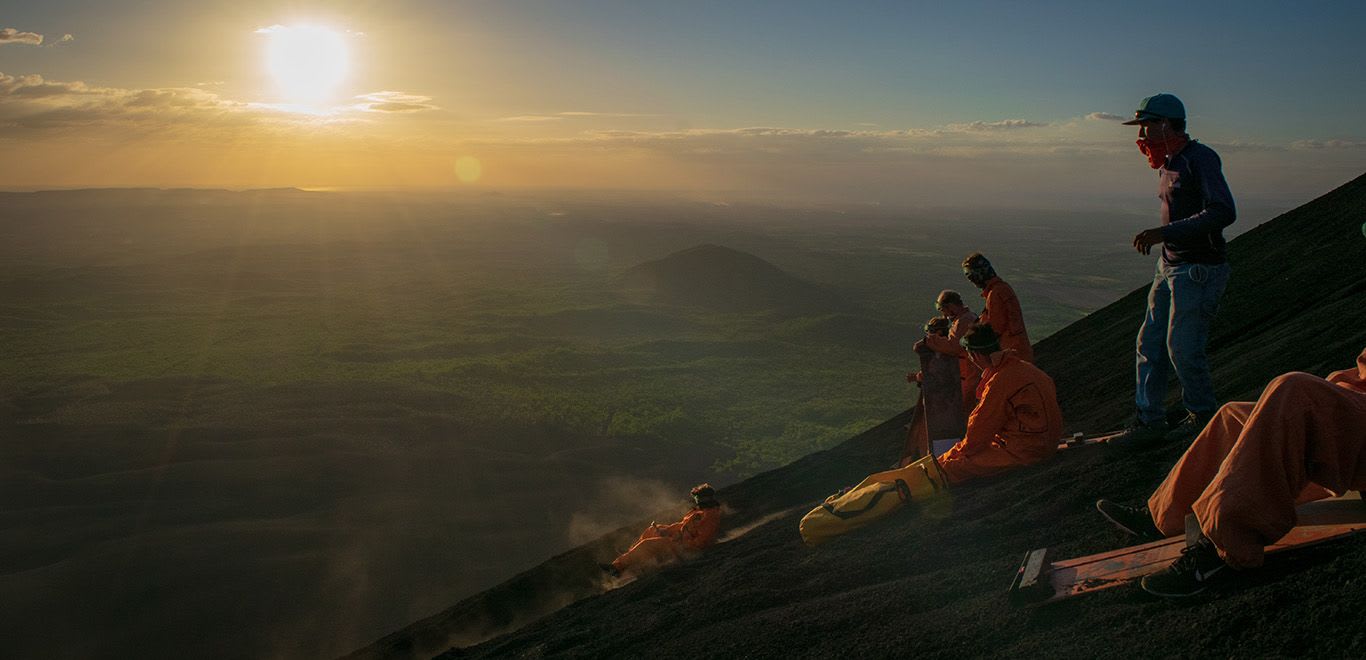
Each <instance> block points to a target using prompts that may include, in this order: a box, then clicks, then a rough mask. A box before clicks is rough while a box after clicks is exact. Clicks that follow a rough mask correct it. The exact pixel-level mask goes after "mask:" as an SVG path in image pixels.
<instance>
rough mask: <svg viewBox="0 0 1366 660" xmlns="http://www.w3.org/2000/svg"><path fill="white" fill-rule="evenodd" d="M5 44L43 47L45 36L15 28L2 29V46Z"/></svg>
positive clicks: (0, 38) (0, 34)
mask: <svg viewBox="0 0 1366 660" xmlns="http://www.w3.org/2000/svg"><path fill="white" fill-rule="evenodd" d="M67 36H70V35H67ZM5 44H25V45H29V46H41V45H42V44H43V35H41V34H38V33H37V32H20V31H18V30H16V29H14V28H0V46H3V45H5Z"/></svg>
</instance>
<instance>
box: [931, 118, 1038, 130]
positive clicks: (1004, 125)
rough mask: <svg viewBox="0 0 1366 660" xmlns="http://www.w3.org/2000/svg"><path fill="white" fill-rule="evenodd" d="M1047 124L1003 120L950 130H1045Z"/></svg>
mask: <svg viewBox="0 0 1366 660" xmlns="http://www.w3.org/2000/svg"><path fill="white" fill-rule="evenodd" d="M1044 126H1048V124H1047V123H1044V122H1037V121H1028V120H1025V119H1002V120H1000V121H974V122H968V123H966V124H950V125H949V129H950V130H959V131H1013V130H1017V129H1021V128H1043V127H1044Z"/></svg>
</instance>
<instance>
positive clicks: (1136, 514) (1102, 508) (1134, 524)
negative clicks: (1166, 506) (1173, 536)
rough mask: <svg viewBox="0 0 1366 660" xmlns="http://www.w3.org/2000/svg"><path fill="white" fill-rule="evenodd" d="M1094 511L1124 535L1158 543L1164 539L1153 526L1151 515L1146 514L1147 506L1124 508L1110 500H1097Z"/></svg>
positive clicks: (1160, 532)
mask: <svg viewBox="0 0 1366 660" xmlns="http://www.w3.org/2000/svg"><path fill="white" fill-rule="evenodd" d="M1096 510H1097V511H1099V512H1100V515H1102V516H1105V519H1106V520H1109V521H1110V522H1112V523H1114V525H1115V527H1118V528H1119V529H1120V530H1121V531H1123V532H1125V533H1126V534H1129V535H1131V536H1137V537H1138V538H1139V540H1141V541H1144V542H1148V541H1159V540H1161V539H1164V538H1166V537H1165V536H1163V535H1162V531H1161V530H1159V529H1158V528H1157V525H1155V524H1153V514H1151V513H1149V512H1148V507H1147V506H1125V505H1123V504H1119V503H1117V502H1111V501H1110V500H1098V501H1097V502H1096Z"/></svg>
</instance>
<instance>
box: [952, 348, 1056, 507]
mask: <svg viewBox="0 0 1366 660" xmlns="http://www.w3.org/2000/svg"><path fill="white" fill-rule="evenodd" d="M962 346H963V348H964V349H966V350H967V353H968V358H969V359H970V360H972V363H973V364H975V365H977V368H979V369H981V370H982V385H981V387H980V388H979V389H980V392H981V394H980V396H979V397H978V401H977V406H976V407H974V408H973V409H972V414H971V415H969V416H968V429H967V433H966V434H964V436H963V439H962V440H960V441H958V444H955V445H954V446H953V447H952V448H950V449H949V450H948V451H946V452H944V454H943V455H941V456H940V457H939V466H940V468H942V469H943V471H944V475H945V476H946V477H947V478H948V480H949V483H950V484H959V483H962V482H964V481H967V480H969V479H975V478H979V477H988V476H992V475H996V474H1000V473H1002V472H1006V471H1008V470H1011V469H1014V468H1016V467H1019V466H1021V465H1029V464H1031V463H1038V462H1039V461H1042V460H1044V459H1046V458H1048V457H1050V456H1052V455H1053V453H1054V452H1056V451H1057V450H1058V438H1060V437H1062V411H1061V410H1060V409H1059V408H1058V396H1057V393H1056V391H1055V389H1054V387H1053V379H1051V378H1049V377H1048V374H1045V373H1044V372H1043V371H1040V370H1039V368H1038V367H1036V366H1034V365H1033V364H1030V363H1028V362H1025V361H1024V360H1021V359H1020V358H1019V357H1018V356H1017V355H1016V354H1015V351H1013V350H1011V349H1002V348H1001V340H1000V337H998V336H997V334H996V331H995V330H993V329H992V327H991V326H990V325H986V324H977V325H974V326H972V328H971V329H970V330H968V333H967V336H965V337H964V338H963V341H962Z"/></svg>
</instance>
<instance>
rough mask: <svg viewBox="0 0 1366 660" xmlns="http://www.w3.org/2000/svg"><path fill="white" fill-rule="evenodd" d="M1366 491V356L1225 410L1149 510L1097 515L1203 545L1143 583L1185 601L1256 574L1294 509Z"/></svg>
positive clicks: (1109, 510)
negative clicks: (1244, 572) (1196, 531)
mask: <svg viewBox="0 0 1366 660" xmlns="http://www.w3.org/2000/svg"><path fill="white" fill-rule="evenodd" d="M1363 487H1366V350H1363V351H1362V352H1361V355H1359V356H1357V365H1356V369H1346V370H1343V371H1338V372H1335V373H1333V374H1331V375H1329V376H1328V378H1327V379H1324V378H1319V377H1317V376H1312V375H1310V374H1306V373H1299V372H1292V373H1288V374H1284V375H1281V376H1279V377H1277V378H1276V379H1275V380H1273V381H1271V384H1269V385H1267V387H1266V390H1264V391H1263V392H1262V396H1261V397H1260V398H1258V399H1257V402H1256V403H1252V402H1247V401H1240V402H1233V403H1228V404H1225V405H1224V407H1222V408H1220V409H1219V412H1218V413H1216V414H1215V416H1214V418H1213V419H1211V420H1210V422H1209V424H1207V425H1206V426H1205V428H1204V430H1203V431H1201V432H1200V435H1198V436H1196V438H1195V441H1194V442H1193V443H1191V446H1190V448H1189V449H1187V450H1186V453H1185V455H1184V456H1182V457H1181V460H1180V461H1179V462H1178V463H1177V464H1176V467H1174V468H1172V470H1171V472H1170V473H1169V474H1168V475H1167V478H1166V480H1165V481H1163V482H1162V485H1160V486H1158V487H1157V491H1156V492H1154V493H1153V494H1152V497H1149V498H1148V503H1147V506H1143V507H1132V506H1124V505H1122V504H1116V503H1114V502H1111V501H1109V500H1100V501H1099V502H1096V508H1097V509H1099V510H1100V512H1101V513H1102V514H1103V515H1104V516H1105V517H1106V518H1109V519H1110V521H1111V522H1113V523H1114V524H1115V525H1116V526H1118V527H1119V528H1120V529H1122V530H1124V531H1126V532H1128V533H1130V534H1133V535H1135V536H1138V537H1140V538H1143V539H1145V540H1156V539H1160V538H1164V537H1167V536H1175V535H1178V534H1181V533H1183V532H1184V531H1185V517H1186V515H1187V514H1190V513H1194V514H1195V518H1196V520H1197V521H1198V522H1199V523H1200V530H1201V532H1202V536H1201V538H1200V540H1199V541H1198V542H1197V543H1196V544H1195V545H1193V546H1192V547H1191V548H1189V549H1188V550H1187V551H1186V552H1185V553H1183V555H1182V556H1181V558H1180V559H1177V560H1176V561H1175V562H1174V563H1173V564H1172V565H1171V566H1169V567H1168V568H1166V569H1165V570H1164V571H1162V572H1160V573H1155V574H1153V575H1149V576H1147V577H1145V578H1143V581H1142V586H1143V589H1144V590H1145V591H1147V592H1149V593H1152V594H1156V595H1158V596H1172V597H1180V596H1191V595H1194V594H1197V593H1200V592H1201V591H1204V589H1205V587H1206V586H1208V584H1209V583H1210V582H1211V581H1212V580H1217V579H1222V578H1223V577H1225V576H1227V575H1228V574H1229V573H1230V571H1225V570H1223V569H1225V568H1228V567H1232V568H1234V569H1245V568H1253V567H1256V566H1260V565H1261V564H1262V559H1263V548H1264V547H1265V546H1266V545H1268V544H1271V543H1275V542H1276V541H1278V540H1280V538H1281V537H1282V536H1285V534H1286V533H1287V532H1289V531H1290V530H1291V528H1293V527H1294V526H1295V522H1296V518H1295V505H1296V504H1301V503H1304V502H1309V501H1313V500H1316V499H1320V498H1323V497H1328V496H1329V495H1330V494H1332V493H1337V494H1342V493H1345V492H1346V491H1349V490H1361V489H1362V488H1363Z"/></svg>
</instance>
